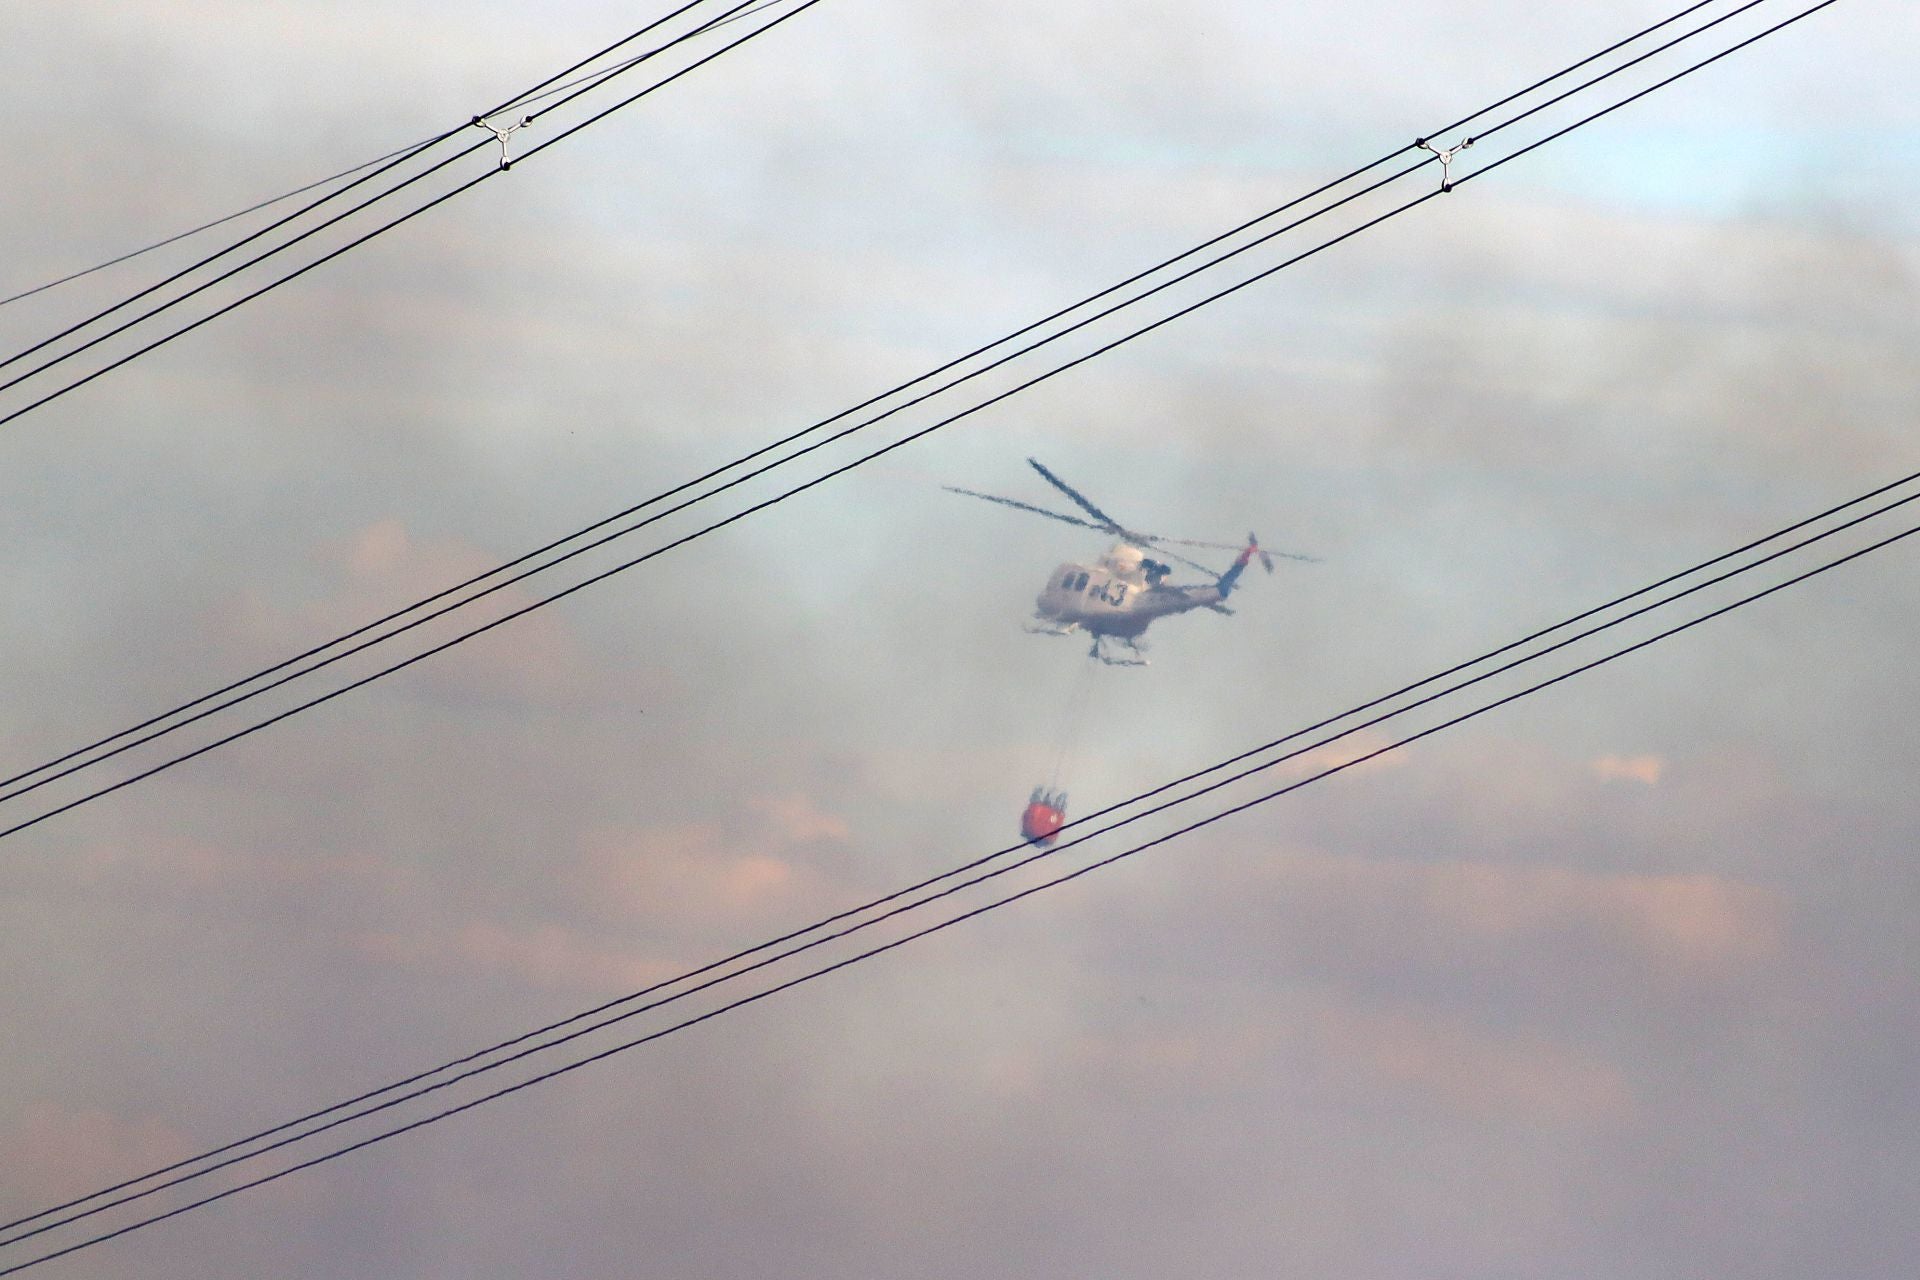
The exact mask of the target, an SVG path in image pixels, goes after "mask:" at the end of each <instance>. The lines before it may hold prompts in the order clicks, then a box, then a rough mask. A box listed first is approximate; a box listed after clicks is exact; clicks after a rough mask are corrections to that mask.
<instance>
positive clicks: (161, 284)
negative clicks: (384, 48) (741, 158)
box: [0, 0, 707, 368]
mask: <svg viewBox="0 0 1920 1280" xmlns="http://www.w3.org/2000/svg"><path fill="white" fill-rule="evenodd" d="M706 2H707V0H685V3H682V4H681V5H680V7H679V8H677V9H674V10H672V11H670V12H668V13H667V14H665V15H663V16H662V17H659V18H656V19H655V20H654V21H652V22H650V23H648V24H647V25H646V26H644V27H641V28H640V29H639V30H638V31H635V32H632V33H630V34H628V35H626V36H624V37H622V38H621V39H619V40H617V41H615V42H614V43H613V44H611V45H608V46H607V47H606V48H604V49H602V50H600V51H599V52H597V53H592V54H589V55H587V56H586V57H585V58H582V59H581V60H579V61H578V62H575V63H574V64H573V65H572V66H570V67H567V68H566V69H565V70H562V71H558V72H555V73H554V74H553V75H551V76H548V77H547V78H546V79H545V80H542V81H541V82H540V83H539V84H536V85H534V86H533V87H532V88H530V89H526V90H523V91H522V92H521V93H519V94H516V95H515V96H514V97H512V98H509V99H507V100H506V101H505V102H503V103H501V104H500V105H498V106H495V107H492V108H490V109H488V110H487V111H484V112H482V113H481V116H480V117H476V118H484V117H487V116H492V115H497V114H498V113H499V112H501V111H506V110H511V109H512V107H513V105H514V104H516V103H519V102H522V101H524V100H525V99H526V98H527V96H528V95H530V94H533V93H537V92H539V91H540V90H542V89H545V88H546V87H547V86H548V85H551V84H552V83H553V82H554V81H556V80H559V79H560V78H562V77H563V76H567V75H571V74H572V73H573V72H575V71H578V70H579V69H580V68H581V67H584V66H586V65H588V64H589V63H592V62H595V61H598V60H599V59H600V58H603V57H605V56H606V55H607V54H609V53H612V52H613V51H615V50H616V49H620V48H622V47H624V46H625V45H627V44H630V43H631V42H632V41H634V40H636V39H639V38H640V37H641V36H643V35H647V34H649V33H651V32H652V31H655V30H657V29H658V28H659V27H661V26H662V25H664V24H665V23H668V22H671V21H672V20H673V19H675V18H677V17H679V16H680V15H682V14H684V13H686V12H687V11H688V10H690V9H693V8H696V7H697V6H699V5H701V4H704V3H706ZM471 127H472V121H471V120H468V121H462V122H461V123H460V124H457V125H455V126H453V127H452V128H450V129H443V130H442V131H440V132H439V133H436V134H434V135H433V136H432V137H430V138H427V139H425V140H423V141H422V142H418V143H415V144H414V145H413V146H411V147H404V148H402V149H401V150H400V151H396V152H392V153H390V154H389V155H388V156H384V157H382V158H381V159H382V160H387V159H393V158H394V157H404V156H405V155H407V154H409V153H416V152H419V151H421V150H423V149H425V148H428V147H432V146H437V145H438V144H439V143H441V142H444V141H446V140H447V139H448V138H451V137H454V136H456V135H458V134H461V133H464V132H466V130H467V129H469V128H471ZM484 145H486V144H485V143H484V142H480V143H476V144H475V145H474V146H473V147H470V148H468V151H473V150H477V149H478V148H479V147H482V146H484ZM462 154H466V153H465V152H463V153H462ZM369 163H370V164H380V163H381V161H380V160H375V161H371V162H369ZM395 163H398V161H397V160H396V161H395ZM367 167H368V165H359V166H356V167H355V168H354V169H349V170H347V173H355V172H358V171H359V170H360V169H364V168H367ZM393 167H394V166H393V165H392V164H389V165H386V166H384V167H383V168H382V169H380V170H378V171H377V172H375V173H370V174H367V175H366V176H365V177H363V178H360V179H358V180H356V181H354V182H351V183H349V184H347V185H346V186H344V187H342V188H340V190H338V191H332V192H329V193H327V194H326V195H324V196H321V197H320V198H319V199H317V200H314V201H313V202H312V203H310V204H308V205H306V206H305V207H303V208H300V209H296V210H294V211H293V212H292V213H290V214H287V215H286V216H284V217H282V218H281V219H280V220H279V221H277V222H273V223H270V224H269V225H267V226H264V227H261V228H259V229H258V230H256V231H254V232H252V233H251V234H249V235H246V236H243V237H241V238H240V239H239V240H236V241H234V242H233V243H231V244H228V245H226V246H224V247H223V248H221V249H218V250H216V251H214V252H213V253H210V254H208V255H206V256H205V257H203V258H201V259H200V260H199V261H197V262H193V263H190V264H189V265H187V266H185V267H182V268H180V269H179V270H177V271H175V272H174V273H173V274H172V275H170V276H168V277H166V278H165V279H163V280H159V281H156V282H155V283H153V284H151V285H148V286H147V287H146V288H144V289H142V290H140V291H139V292H137V293H134V294H131V295H129V296H128V297H125V298H122V299H121V300H120V301H118V302H116V303H114V304H113V305H111V306H108V307H105V308H102V309H101V310H99V311H96V312H95V313H93V314H92V315H90V316H88V317H87V318H85V319H83V320H80V321H77V322H76V323H74V324H72V325H70V326H69V327H68V328H66V329H63V330H61V331H60V332H59V333H56V334H54V335H52V336H51V337H49V338H47V339H45V340H44V341H42V342H39V343H37V344H35V345H34V346H31V347H28V348H26V349H25V350H22V351H17V352H15V353H14V354H12V355H10V356H7V357H5V358H4V359H0V368H5V367H6V366H7V365H10V364H12V363H14V362H15V361H17V360H20V359H23V358H24V357H26V356H30V355H32V354H33V353H34V352H36V351H39V350H41V349H43V348H44V347H46V346H48V345H50V344H51V343H54V342H57V341H59V340H60V339H61V338H64V337H67V336H69V335H70V334H73V333H76V332H78V331H79V330H81V329H84V328H86V327H87V326H88V325H90V324H93V323H95V322H97V321H99V320H102V319H105V318H106V317H107V316H110V315H112V314H113V313H114V312H116V311H119V310H120V309H121V308H123V307H127V306H130V305H132V304H133V303H135V302H138V301H139V300H140V299H142V298H144V297H147V296H148V295H150V294H152V293H154V292H156V291H157V290H159V289H163V288H165V287H166V286H167V285H170V284H173V283H175V282H176V281H178V280H180V279H182V278H184V277H186V276H188V275H190V274H192V273H193V272H195V271H198V270H199V269H200V268H202V267H205V266H209V265H211V264H213V263H214V262H217V261H219V260H220V259H221V258H223V257H225V256H226V255H227V254H229V253H232V252H234V251H235V250H237V249H241V248H244V247H245V246H247V245H248V244H251V243H252V242H253V241H255V240H258V239H260V238H261V237H262V236H265V235H267V234H268V233H270V232H273V231H277V230H279V229H280V228H281V227H283V226H286V225H287V224H288V223H290V222H293V221H294V220H296V219H298V218H300V217H303V216H304V215H306V214H308V213H311V212H313V211H314V210H315V209H317V208H319V207H320V206H322V205H324V204H327V203H329V202H330V201H333V200H336V199H338V198H339V197H341V196H343V195H345V194H346V193H347V192H348V191H351V190H352V189H353V188H354V187H357V186H359V185H360V184H361V183H363V182H369V181H371V180H373V179H374V178H377V177H379V176H380V174H381V173H384V172H386V171H387V169H391V168H393ZM344 176H346V175H345V174H336V175H335V177H344ZM419 176H425V175H419ZM332 180H333V179H323V180H322V181H321V182H320V183H314V184H309V186H308V187H307V188H302V189H301V190H302V191H304V190H309V189H311V187H313V186H323V185H325V183H326V182H329V181H332ZM415 180H417V178H416V179H415ZM298 194H300V191H294V192H289V193H288V196H281V197H277V198H276V199H274V200H269V201H266V202H265V204H278V203H280V201H281V200H285V199H287V198H289V197H290V196H292V195H298ZM389 194H391V193H389ZM263 207H265V205H257V206H255V208H263ZM250 212H252V210H250V209H249V210H242V211H241V213H240V214H233V215H230V216H229V217H227V218H222V219H219V220H218V221H216V222H214V223H210V224H208V225H209V226H217V225H219V224H220V223H221V222H228V221H231V220H232V219H233V218H236V217H240V216H242V215H243V214H245V213H250ZM202 229H204V228H202ZM184 234H187V235H191V234H193V233H192V232H187V233H184ZM181 238H182V237H181V236H175V237H173V240H178V239H181ZM161 243H162V244H170V243H172V240H166V241H162V242H161ZM157 247H158V246H157V245H155V246H149V248H157ZM137 252H142V253H144V252H146V250H139V251H137ZM126 256H129V257H131V256H133V255H126ZM102 265H103V266H106V265H111V264H110V263H104V264H102ZM96 269H97V268H96ZM81 274H85V273H84V272H83V273H81ZM56 283H57V282H56Z"/></svg>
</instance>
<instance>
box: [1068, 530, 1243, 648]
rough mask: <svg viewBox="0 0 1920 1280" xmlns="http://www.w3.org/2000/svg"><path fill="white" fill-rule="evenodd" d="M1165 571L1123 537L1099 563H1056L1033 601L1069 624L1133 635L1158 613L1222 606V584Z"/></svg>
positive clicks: (1092, 632)
mask: <svg viewBox="0 0 1920 1280" xmlns="http://www.w3.org/2000/svg"><path fill="white" fill-rule="evenodd" d="M1166 573H1167V569H1166V566H1164V565H1160V564H1157V563H1155V562H1154V561H1151V560H1147V559H1146V558H1145V557H1144V556H1142V555H1141V553H1140V551H1139V550H1138V549H1137V548H1134V547H1130V546H1127V545H1125V544H1124V543H1123V544H1120V545H1117V546H1115V547H1114V548H1113V549H1112V550H1111V551H1109V552H1108V553H1107V554H1106V555H1105V556H1104V557H1102V558H1101V560H1100V562H1099V563H1098V564H1091V565H1083V564H1063V565H1061V566H1060V567H1059V568H1058V569H1055V570H1054V571H1053V575H1052V576H1051V577H1049V578H1048V579H1047V585H1046V586H1045V588H1043V589H1042V590H1041V592H1040V595H1039V597H1038V599H1036V600H1035V601H1034V612H1035V615H1036V616H1037V617H1038V618H1040V619H1041V620H1042V621H1044V622H1047V623H1051V624H1053V625H1055V626H1058V627H1061V628H1063V629H1066V630H1081V631H1085V632H1087V633H1088V634H1090V635H1095V636H1112V637H1114V638H1115V639H1119V640H1132V639H1133V638H1135V637H1137V636H1138V635H1140V633H1142V632H1143V631H1145V630H1146V629H1147V627H1148V626H1150V625H1151V624H1152V623H1153V620H1154V619H1155V618H1164V617H1168V616H1169V615H1171V614H1176V613H1185V612H1187V611H1188V610H1190V609H1207V608H1221V607H1222V602H1223V601H1224V600H1225V599H1226V593H1225V592H1223V591H1222V590H1221V589H1220V588H1219V586H1218V585H1215V584H1206V585H1199V584H1196V585H1192V586H1175V585H1172V584H1170V583H1167V582H1165V581H1163V580H1162V579H1164V578H1165V576H1166Z"/></svg>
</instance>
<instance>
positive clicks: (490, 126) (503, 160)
mask: <svg viewBox="0 0 1920 1280" xmlns="http://www.w3.org/2000/svg"><path fill="white" fill-rule="evenodd" d="M473 123H474V127H475V128H478V129H485V130H486V131H487V132H488V133H491V134H492V135H493V136H494V137H495V138H498V139H499V140H500V169H501V171H502V172H505V171H506V170H508V169H511V168H513V160H512V159H511V158H510V157H509V156H508V155H507V139H508V138H510V137H512V136H513V134H514V133H515V132H516V131H518V130H520V129H524V128H526V127H527V126H528V125H530V124H532V123H533V117H532V116H521V117H520V122H519V123H518V124H510V125H508V126H507V127H506V128H504V129H502V128H501V127H500V126H499V125H497V124H495V123H493V122H492V121H491V120H489V119H487V118H486V117H485V116H475V117H474V118H473Z"/></svg>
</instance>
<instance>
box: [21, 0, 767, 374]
mask: <svg viewBox="0 0 1920 1280" xmlns="http://www.w3.org/2000/svg"><path fill="white" fill-rule="evenodd" d="M702 2H704V0H695V3H702ZM785 2H786V0H762V2H761V3H760V4H759V5H758V6H756V7H755V8H753V9H749V10H747V11H746V12H744V13H734V14H732V15H730V16H727V17H724V18H717V19H715V20H714V21H712V22H709V23H707V24H706V26H705V27H704V28H703V30H705V31H712V30H713V29H715V28H716V27H724V26H726V25H728V24H729V23H733V22H738V21H740V20H741V19H742V18H746V17H751V16H752V15H753V14H754V13H756V12H759V11H760V10H762V9H769V8H772V7H773V6H774V5H777V4H783V3H785ZM691 7H693V6H692V5H686V6H684V7H683V8H681V9H679V10H676V11H675V12H674V13H670V14H668V15H667V17H666V18H663V19H661V21H663V22H664V21H667V20H670V19H671V18H674V17H677V16H678V15H679V14H680V13H683V12H685V11H686V9H688V8H691ZM647 30H651V27H648V28H643V29H642V30H641V31H637V32H634V33H633V34H631V35H628V36H626V37H623V38H622V39H621V40H620V41H618V42H616V43H615V44H613V45H610V46H609V47H608V48H606V49H602V50H601V51H600V52H599V53H595V54H592V55H590V56H589V57H587V58H586V59H583V60H582V61H580V62H578V63H575V64H574V65H573V66H572V67H569V68H568V69H567V70H566V71H562V72H559V73H558V75H566V74H568V73H569V72H571V71H575V70H578V69H579V68H580V67H583V66H585V65H587V63H589V62H592V61H595V60H597V59H599V58H602V57H605V56H606V55H607V54H608V53H611V52H612V51H613V50H615V49H618V48H620V47H621V46H622V45H624V44H627V43H630V42H631V41H633V40H635V39H638V38H639V37H640V36H641V35H643V34H645V32H646V31H647ZM650 56H651V55H650V54H641V55H639V56H637V57H634V58H630V59H628V60H627V61H625V62H622V63H619V64H617V65H615V66H613V67H603V68H601V69H600V70H598V71H593V72H589V73H588V74H587V75H584V76H581V77H580V78H579V79H577V80H570V81H568V82H567V83H565V84H562V85H556V86H554V87H553V88H551V89H546V90H545V91H544V92H539V91H538V90H540V89H541V86H540V85H536V86H534V88H533V89H529V90H527V91H526V92H525V93H523V94H522V95H521V96H520V97H517V98H511V99H509V100H507V101H506V102H503V103H501V104H500V105H499V106H497V107H493V108H490V109H489V110H487V111H485V112H482V113H481V114H482V116H483V117H484V116H493V115H497V114H499V113H500V112H502V111H512V110H514V109H516V108H519V107H525V106H528V105H529V104H531V103H535V102H539V101H542V100H543V99H546V98H549V97H552V96H554V95H555V94H558V93H561V92H563V91H564V90H567V89H570V88H572V87H573V86H574V85H578V84H585V83H587V82H588V81H593V80H599V79H602V78H605V77H607V76H610V75H615V74H618V73H619V72H621V71H624V70H626V69H627V68H628V67H631V66H634V65H636V64H638V63H639V62H641V61H644V60H645V59H646V58H648V57H650ZM554 78H557V76H556V77H554ZM545 83H548V82H546V81H543V82H542V84H543V85H544V84H545ZM459 132H460V130H459V129H457V128H456V129H453V130H449V131H447V132H444V133H437V134H434V135H433V136H432V137H428V138H422V139H420V140H419V141H417V142H411V143H408V144H407V145H406V146H404V147H398V148H396V149H394V150H392V151H389V152H387V153H386V154H385V155H380V156H375V157H374V158H373V159H371V160H363V161H362V162H360V163H359V164H356V165H354V166H353V167H352V168H350V169H342V170H341V171H340V172H338V173H335V174H330V175H329V176H327V177H325V178H318V179H315V180H314V181H312V182H309V183H306V184H305V185H303V186H298V187H295V188H294V189H293V190H291V191H285V192H282V193H281V194H279V195H277V196H270V197H268V198H267V199H265V200H261V201H259V202H258V203H256V204H250V205H248V206H247V207H246V208H244V209H237V210H235V211H234V212H232V213H229V214H224V215H222V216H221V217H218V218H214V219H213V220H211V221H209V222H203V223H201V224H200V225H199V226H196V227H189V228H188V229H187V230H185V231H180V232H176V233H175V234H173V235H170V236H168V237H166V238H165V239H163V240H155V241H154V242H153V243H151V244H147V245H143V246H141V247H140V248H138V249H133V250H130V251H128V252H126V253H123V254H120V255H119V256H117V257H113V258H108V259H107V260H106V261H105V262H98V263H95V264H94V265H93V266H91V267H84V268H82V269H81V270H79V271H74V272H70V273H68V274H67V275H64V276H61V277H60V278H58V279H57V280H49V281H47V282H46V283H45V284H39V285H35V286H34V287H33V288H31V289H22V290H21V291H20V292H18V293H15V294H10V295H8V296H7V297H4V298H0V307H4V306H6V305H7V304H8V303H12V302H18V301H20V300H21V299H23V298H31V297H33V296H34V295H35V294H38V293H45V292H47V291H48V290H49V289H54V288H57V287H58V286H60V285H63V284H68V283H70V282H72V281H74V280H79V279H81V278H83V277H85V276H90V275H93V274H94V273H95V272H98V271H105V270H106V269H107V268H109V267H117V266H119V265H120V264H121V263H123V262H129V261H131V260H133V259H134V258H138V257H141V256H142V255H144V254H149V253H152V252H154V251H155V250H156V249H164V248H166V247H167V246H168V245H171V244H178V243H179V242H180V241H182V240H186V239H189V238H191V237H193V236H197V235H199V234H200V233H201V232H203V231H211V230H213V229H214V228H215V227H222V226H225V225H226V224H227V223H229V222H236V221H238V220H239V219H241V218H244V217H246V216H247V215H248V214H250V213H258V212H260V211H261V210H262V209H270V208H272V207H273V206H274V205H276V204H284V203H285V202H286V201H288V200H291V199H293V198H294V197H295V196H300V195H305V194H306V193H307V192H309V191H316V190H318V189H319V188H321V187H324V186H326V185H328V184H329V183H333V182H338V181H339V180H340V179H342V178H350V177H352V176H353V175H354V174H356V173H359V172H360V171H361V170H362V169H371V168H372V167H373V166H374V165H377V164H383V163H385V162H386V161H388V160H394V159H400V158H405V157H406V156H409V155H411V154H413V153H414V152H417V151H419V150H421V149H422V148H424V147H427V146H430V145H432V144H433V143H435V142H439V141H443V140H445V139H446V138H449V137H452V136H454V135H455V134H457V133H459ZM336 194H338V193H336ZM315 207H316V206H315V205H309V206H307V208H306V209H304V210H302V211H301V212H303V213H304V212H311V211H312V209H314V208H315ZM233 248H234V246H232V245H229V246H228V247H227V248H226V249H222V250H221V251H220V252H221V253H222V254H224V253H228V252H231V251H232V249H233ZM214 256H215V257H218V256H219V255H217V254H216V255H214ZM211 260H212V259H210V258H209V259H202V260H201V261H200V262H199V263H197V264H195V265H196V266H205V265H207V263H208V262H209V261H211ZM189 269H191V268H189ZM125 305H126V302H125V301H122V302H120V303H118V304H116V305H115V307H114V308H110V309H109V312H110V311H111V310H114V309H117V308H118V307H120V306H125ZM102 314H107V313H102ZM98 318H99V317H98V316H95V317H94V319H98ZM85 323H88V322H85V321H83V322H82V324H85ZM62 336H64V335H62ZM10 359H11V358H10ZM4 363H7V361H0V364H4Z"/></svg>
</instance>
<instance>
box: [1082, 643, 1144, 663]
mask: <svg viewBox="0 0 1920 1280" xmlns="http://www.w3.org/2000/svg"><path fill="white" fill-rule="evenodd" d="M1105 639H1106V637H1105V636H1095V637H1094V638H1093V647H1092V648H1090V649H1088V650H1087V656H1088V657H1089V658H1098V659H1099V660H1100V661H1101V662H1104V663H1106V664H1107V665H1108V666H1110V667H1144V666H1146V665H1147V660H1146V659H1145V658H1142V657H1138V656H1136V657H1132V658H1116V657H1114V656H1112V655H1111V654H1109V653H1108V652H1107V650H1106V646H1105V645H1104V644H1102V643H1101V642H1102V641H1103V640H1105ZM1127 649H1128V650H1129V651H1130V652H1132V653H1134V654H1136V655H1137V654H1139V652H1140V648H1139V646H1138V645H1128V646H1127Z"/></svg>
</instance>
